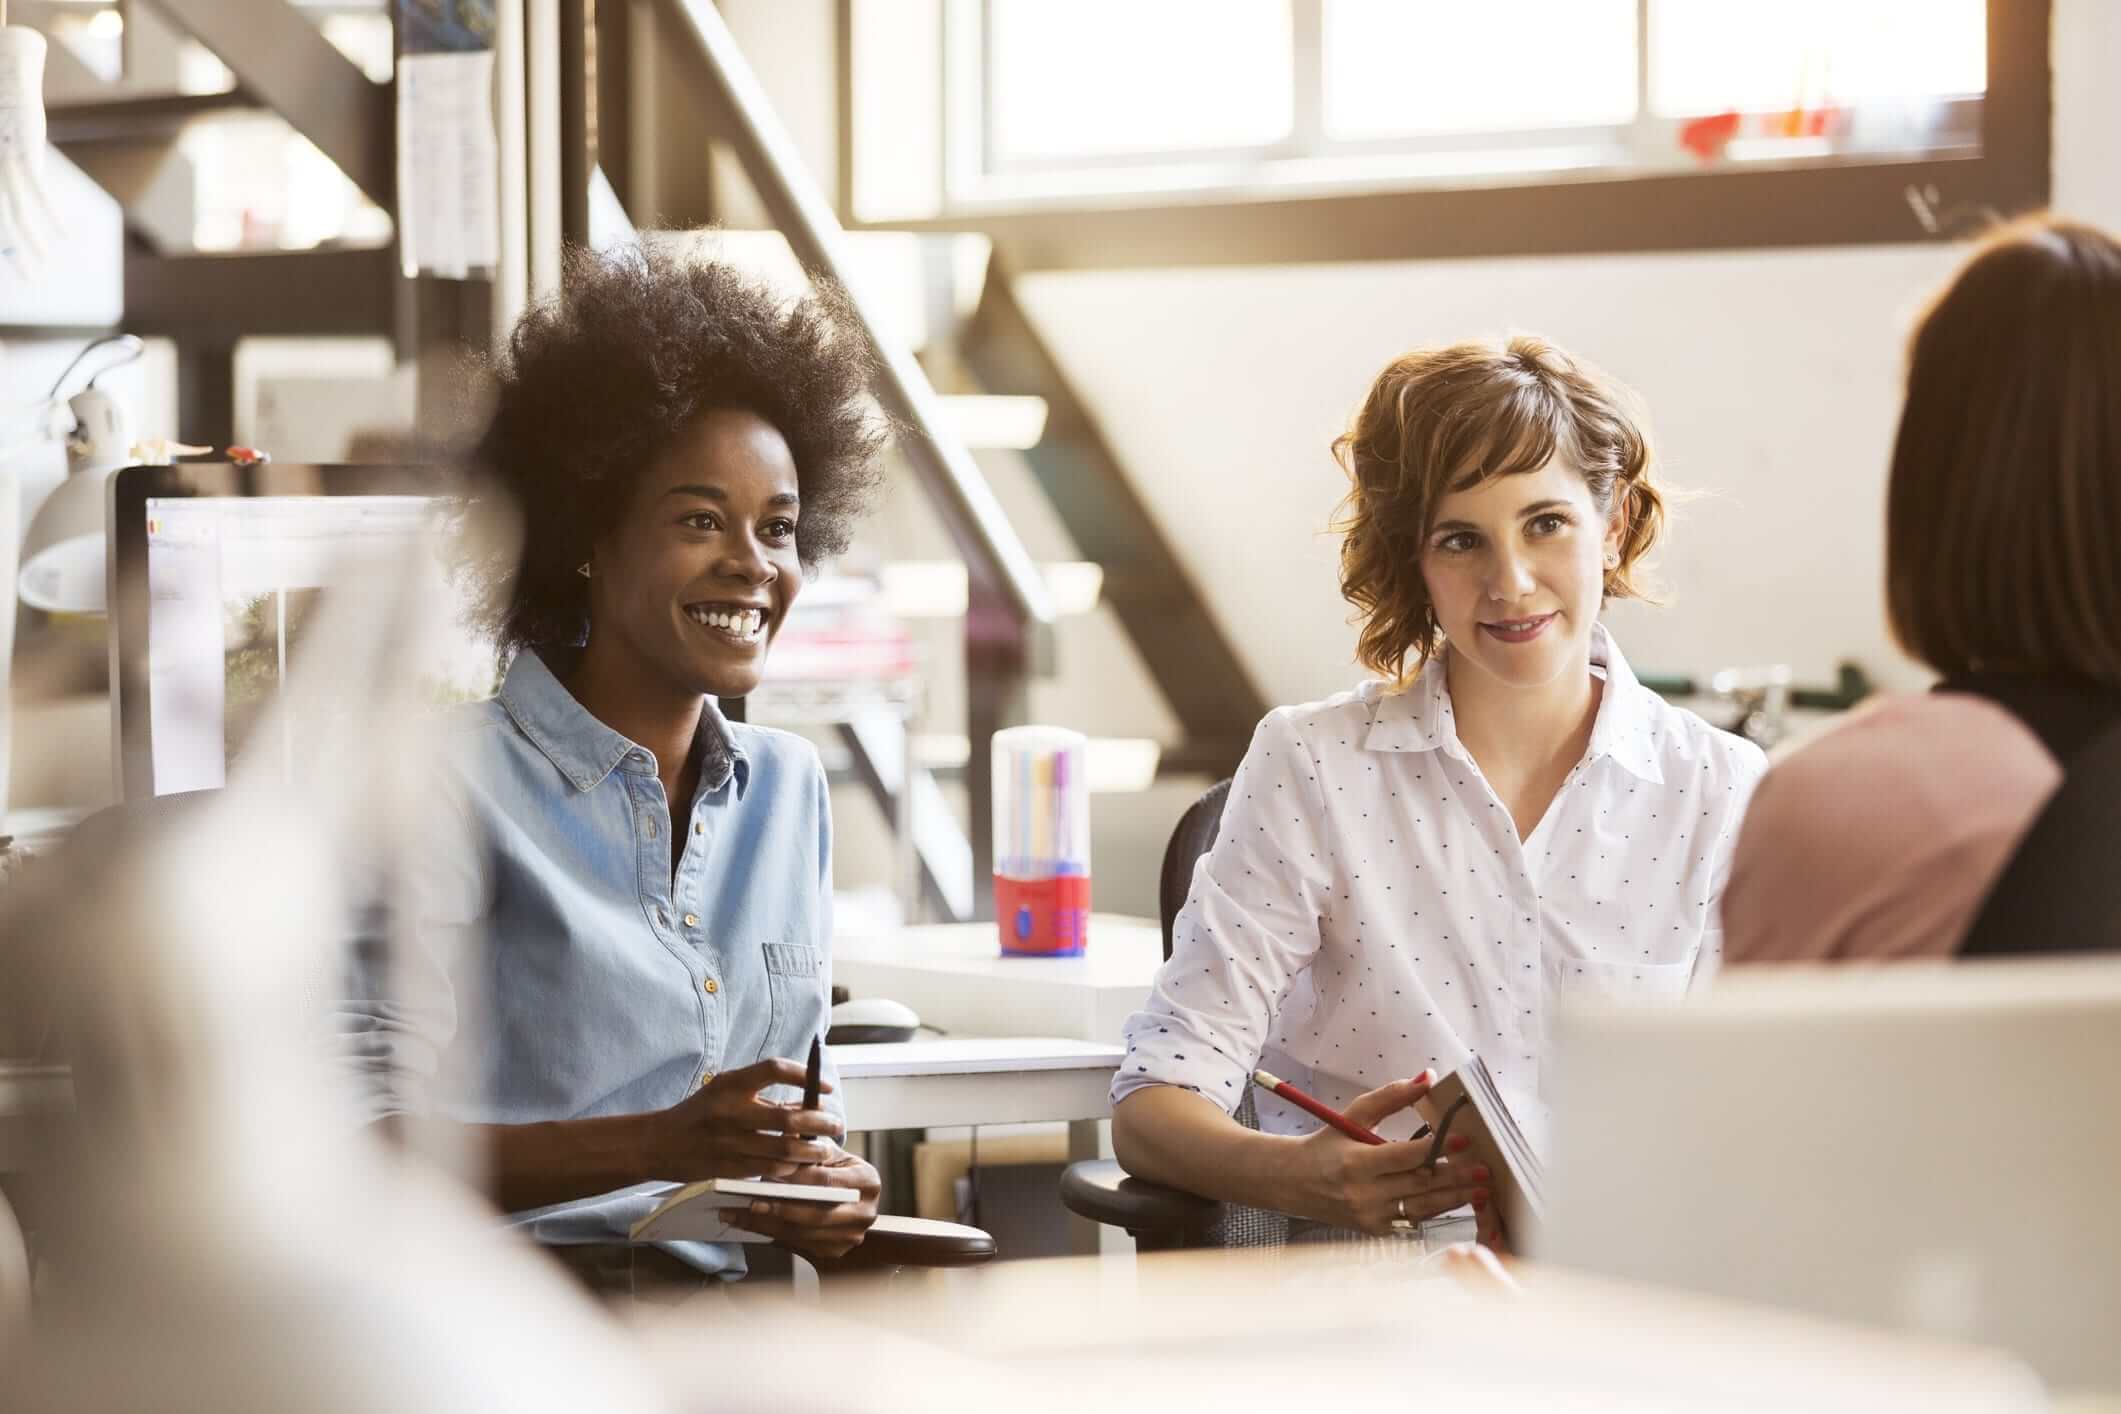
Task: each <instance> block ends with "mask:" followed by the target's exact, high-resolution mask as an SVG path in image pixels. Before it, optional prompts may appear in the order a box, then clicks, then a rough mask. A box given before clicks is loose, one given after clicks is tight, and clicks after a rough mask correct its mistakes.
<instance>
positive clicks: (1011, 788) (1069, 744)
mask: <svg viewBox="0 0 2121 1414" xmlns="http://www.w3.org/2000/svg"><path fill="white" fill-rule="evenodd" d="M993 749H994V914H995V919H996V922H997V924H998V931H999V933H1000V935H1001V938H1000V941H1001V948H1002V952H1003V953H1004V954H1005V955H1010V956H1022V957H1072V956H1074V955H1076V954H1078V953H1080V952H1082V951H1083V949H1084V947H1085V946H1086V945H1087V943H1088V942H1089V922H1090V789H1089V776H1088V772H1087V770H1086V768H1085V758H1086V756H1087V753H1088V749H1089V742H1088V740H1087V739H1086V738H1084V736H1083V735H1082V733H1080V732H1073V731H1069V730H1067V729H1065V728H1063V727H1011V728H1009V729H1008V730H1006V731H999V732H996V733H995V734H994V748H993Z"/></svg>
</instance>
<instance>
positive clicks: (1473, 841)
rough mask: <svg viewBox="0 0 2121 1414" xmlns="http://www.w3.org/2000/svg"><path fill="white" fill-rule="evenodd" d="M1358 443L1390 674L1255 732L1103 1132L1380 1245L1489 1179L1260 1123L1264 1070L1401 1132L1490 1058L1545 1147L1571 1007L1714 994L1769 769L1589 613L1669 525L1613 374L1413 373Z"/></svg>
mask: <svg viewBox="0 0 2121 1414" xmlns="http://www.w3.org/2000/svg"><path fill="white" fill-rule="evenodd" d="M1335 451H1336V453H1337V454H1338V455H1339V457H1340V459H1341V461H1342V463H1343V465H1344V468H1345V470H1346V471H1347V473H1348V475H1349V478H1350V481H1351V483H1352V484H1351V487H1350V490H1349V492H1348V496H1347V500H1346V502H1345V503H1344V507H1343V510H1344V516H1343V520H1342V523H1341V529H1342V531H1343V534H1344V538H1343V541H1342V546H1341V589H1342V593H1343V594H1344V595H1345V597H1346V598H1347V599H1348V600H1349V602H1350V603H1352V604H1353V605H1354V606H1355V608H1356V610H1357V611H1358V614H1359V617H1360V622H1361V637H1360V648H1359V656H1360V658H1361V661H1362V663H1363V666H1365V667H1366V668H1369V669H1370V670H1371V671H1372V672H1374V673H1376V674H1377V675H1378V680H1375V681H1371V682H1368V683H1366V684H1364V685H1363V686H1362V687H1360V688H1358V689H1356V690H1354V691H1352V692H1345V693H1342V694H1340V695H1339V696H1336V697H1333V698H1330V699H1328V700H1326V701H1324V702H1318V703H1312V704H1310V705H1308V706H1301V707H1284V708H1280V709H1278V710H1276V711H1275V712H1273V713H1271V714H1270V715H1269V716H1268V717H1267V718H1266V720H1265V721H1264V722H1262V723H1261V724H1260V727H1259V730H1258V732H1257V734H1256V735H1255V736H1254V737H1253V740H1252V746H1251V749H1250V751H1248V752H1247V754H1246V756H1245V759H1244V762H1243V764H1242V765H1241V766H1240V767H1239V768H1238V772H1237V776H1236V779H1235V781H1234V782H1233V783H1232V785H1231V788H1230V794H1229V800H1228V804H1227V806H1226V808H1225V811H1224V815H1223V819H1222V827H1221V833H1220V834H1219V835H1218V837H1217V839H1216V842H1215V846H1214V848H1213V850H1212V851H1211V852H1210V853H1208V854H1207V855H1206V856H1204V857H1203V859H1202V860H1201V862H1200V864H1199V866H1198V867H1197V869H1196V871H1195V873H1194V877H1193V884H1192V891H1191V893H1190V895H1189V897H1188V899H1187V901H1186V905H1185V907H1184V909H1183V911H1182V912H1181V913H1180V914H1179V916H1178V919H1177V921H1176V926H1175V928H1174V931H1173V948H1172V954H1171V959H1170V961H1169V962H1168V963H1167V964H1166V965H1165V967H1164V969H1163V971H1162V973H1161V974H1160V976H1159V978H1158V981H1157V984H1156V987H1155V990H1154V992H1153V994H1152V995H1151V998H1150V1001H1149V1004H1148V1006H1147V1007H1146V1008H1145V1009H1144V1010H1142V1011H1140V1012H1138V1013H1136V1014H1135V1015H1134V1016H1133V1018H1132V1019H1131V1020H1130V1021H1129V1022H1128V1024H1127V1027H1126V1036H1127V1042H1128V1055H1127V1059H1126V1061H1125V1063H1124V1064H1123V1066H1122V1068H1121V1070H1120V1074H1119V1076H1118V1079H1117V1081H1116V1083H1115V1085H1114V1087H1113V1098H1114V1101H1115V1104H1116V1106H1117V1108H1116V1109H1115V1112H1114V1121H1113V1141H1114V1146H1115V1149H1116V1151H1117V1153H1118V1156H1119V1158H1120V1160H1121V1162H1122V1163H1123V1164H1124V1165H1125V1166H1126V1168H1127V1169H1128V1171H1129V1172H1130V1173H1133V1174H1136V1175H1139V1176H1141V1177H1143V1178H1147V1179H1151V1180H1154V1181H1157V1182H1161V1183H1168V1184H1171V1185H1174V1186H1176V1187H1179V1188H1183V1189H1187V1190H1189V1191H1191V1192H1194V1193H1199V1194H1203V1195H1205V1196H1208V1197H1212V1198H1217V1199H1222V1200H1225V1201H1230V1202H1236V1203H1240V1204H1245V1205H1250V1206H1253V1207H1259V1208H1268V1209H1273V1210H1277V1211H1279V1212H1282V1213H1287V1214H1292V1215H1295V1216H1297V1217H1299V1218H1305V1219H1311V1220H1315V1221H1316V1222H1317V1223H1319V1224H1322V1225H1324V1227H1325V1228H1326V1229H1328V1230H1331V1229H1355V1230H1360V1231H1363V1232H1369V1233H1381V1232H1384V1231H1386V1230H1389V1229H1393V1228H1400V1229H1404V1228H1406V1227H1408V1226H1411V1225H1412V1224H1413V1223H1414V1222H1416V1221H1418V1220H1420V1219H1424V1218H1429V1217H1432V1216H1435V1215H1437V1214H1440V1213H1444V1212H1447V1211H1450V1210H1452V1209H1455V1208H1457V1207H1459V1206H1460V1205H1462V1204H1466V1203H1468V1202H1470V1203H1472V1204H1473V1205H1474V1206H1475V1207H1476V1208H1482V1207H1485V1206H1486V1203H1487V1186H1486V1185H1487V1183H1488V1181H1489V1176H1488V1175H1487V1174H1486V1173H1485V1172H1483V1171H1482V1170H1481V1169H1479V1168H1477V1167H1473V1168H1468V1169H1466V1170H1465V1171H1460V1170H1454V1169H1453V1168H1451V1167H1450V1166H1449V1161H1448V1160H1446V1161H1445V1163H1444V1164H1443V1165H1441V1166H1439V1168H1438V1169H1437V1170H1436V1171H1434V1172H1432V1173H1424V1172H1419V1171H1416V1169H1415V1165H1416V1164H1418V1163H1419V1162H1420V1161H1421V1160H1422V1159H1423V1158H1424V1157H1425V1156H1426V1153H1427V1145H1426V1144H1423V1143H1405V1142H1390V1143H1387V1144H1385V1145H1383V1146H1379V1147H1371V1146H1367V1145H1364V1144H1362V1143H1359V1142H1357V1141H1355V1140H1352V1139H1349V1138H1347V1137H1345V1136H1343V1135H1341V1134H1340V1133H1338V1132H1337V1131H1335V1130H1333V1129H1330V1128H1321V1127H1319V1126H1318V1124H1317V1122H1316V1121H1315V1120H1313V1119H1311V1118H1310V1117H1309V1116H1308V1115H1306V1114H1305V1113H1304V1112H1302V1111H1301V1110H1299V1109H1297V1108H1295V1107H1293V1106H1291V1105H1288V1104H1285V1103H1283V1102H1282V1101H1281V1100H1279V1099H1278V1098H1276V1097H1274V1096H1272V1095H1269V1094H1266V1093H1264V1092H1254V1093H1253V1098H1254V1100H1255V1103H1256V1107H1257V1120H1258V1130H1257V1132H1255V1131H1254V1130H1251V1129H1248V1128H1246V1127H1245V1126H1244V1125H1242V1124H1241V1123H1238V1122H1235V1121H1234V1119H1233V1114H1234V1113H1235V1112H1236V1111H1237V1110H1238V1109H1239V1108H1240V1105H1241V1102H1243V1101H1244V1100H1245V1099H1246V1097H1247V1093H1248V1077H1249V1076H1250V1074H1251V1072H1252V1071H1253V1069H1254V1068H1255V1067H1259V1066H1263V1067H1265V1068H1267V1069H1269V1070H1271V1071H1273V1072H1274V1073H1275V1074H1277V1075H1279V1076H1282V1077H1284V1078H1287V1079H1289V1080H1291V1081H1293V1082H1294V1083H1295V1084H1296V1085H1297V1086H1298V1087H1299V1088H1302V1089H1305V1090H1308V1091H1309V1092H1311V1093H1312V1094H1313V1095H1315V1096H1317V1097H1318V1098H1320V1099H1322V1100H1324V1101H1325V1102H1326V1103H1328V1104H1330V1105H1333V1106H1336V1107H1338V1108H1340V1109H1342V1110H1344V1111H1345V1112H1346V1113H1347V1114H1348V1115H1349V1117H1351V1118H1353V1119H1355V1120H1356V1121H1357V1122H1358V1123H1360V1124H1364V1125H1367V1126H1370V1127H1371V1128H1372V1129H1375V1130H1377V1131H1378V1132H1380V1133H1381V1134H1382V1135H1383V1136H1384V1137H1385V1138H1386V1139H1387V1140H1391V1141H1402V1140H1404V1139H1405V1138H1406V1137H1407V1135H1408V1134H1409V1132H1410V1131H1411V1130H1412V1129H1413V1128H1414V1127H1415V1125H1416V1123H1417V1116H1416V1115H1415V1114H1413V1113H1410V1112H1408V1111H1409V1110H1410V1107H1412V1106H1415V1105H1416V1104H1417V1102H1418V1101H1419V1100H1420V1099H1421V1098H1422V1097H1423V1096H1424V1095H1425V1094H1426V1092H1427V1090H1428V1087H1429V1085H1430V1084H1431V1083H1432V1081H1433V1079H1434V1078H1435V1077H1437V1076H1440V1075H1442V1074H1444V1073H1447V1072H1449V1071H1451V1070H1454V1069H1455V1068H1457V1066H1458V1065H1460V1064H1461V1063H1462V1062H1463V1061H1464V1060H1465V1059H1466V1057H1467V1056H1468V1054H1472V1055H1477V1056H1478V1057H1479V1058H1480V1059H1481V1060H1482V1061H1483V1062H1484V1063H1485V1064H1486V1065H1487V1067H1488V1069H1489V1070H1490V1071H1491V1072H1492V1073H1493V1074H1494V1077H1495V1079H1496V1081H1497V1083H1498V1085H1499V1086H1500V1087H1501V1089H1502V1092H1503V1094H1504V1096H1505V1097H1506V1098H1507V1099H1508V1101H1509V1103H1510V1105H1511V1108H1512V1110H1513V1112H1515V1113H1516V1114H1518V1115H1519V1116H1520V1120H1521V1122H1522V1123H1523V1124H1524V1126H1525V1127H1526V1129H1527V1131H1528V1133H1529V1134H1530V1135H1531V1136H1532V1137H1533V1142H1534V1143H1535V1144H1538V1145H1540V1146H1542V1147H1543V1142H1544V1132H1545V1128H1546V1121H1545V1104H1544V1101H1543V1099H1542V1096H1543V1095H1544V1094H1545V1093H1546V1090H1547V1085H1546V1082H1545V1079H1544V1077H1543V1070H1544V1067H1545V1066H1546V1064H1547V1057H1546V1034H1547V1020H1548V1015H1549V1012H1550V1010H1551V1007H1552V1005H1553V1002H1554V999H1555V998H1556V996H1557V995H1559V994H1561V993H1564V992H1567V991H1570V990H1573V989H1587V990H1591V991H1604V992H1618V993H1636V994H1641V993H1652V994H1654V993H1679V992H1683V991H1685V990H1686V988H1687V987H1688V986H1689V985H1690V984H1691V983H1692V982H1694V981H1696V980H1698V979H1700V978H1703V977H1705V976H1707V975H1708V974H1709V973H1710V972H1712V971H1713V970H1714V968H1715V966H1716V962H1717V957H1718V953H1719V942H1718V933H1717V930H1718V927H1719V924H1718V921H1717V905H1718V895H1719V894H1720V892H1721V890H1722V887H1723V880H1724V875H1725V866H1726V863H1727V861H1728V858H1729V853H1730V846H1731V841H1732V838H1733V837H1734V835H1735V833H1736V826H1737V822H1738V819H1739V816H1740V814H1741V812H1742V811H1743V808H1744V804H1745V799H1746V795H1747V793H1748V791H1749V789H1750V787H1751V784H1752V782H1753V780H1754V778H1755V777H1756V776H1757V775H1758V773H1759V772H1760V770H1761V769H1762V764H1763V763H1762V759H1761V755H1760V752H1759V750H1758V749H1757V748H1756V747H1754V746H1753V745H1751V744H1750V743H1748V742H1745V741H1742V740H1740V739H1738V738H1737V737H1734V736H1731V735H1729V734H1727V733H1724V732H1720V731H1717V730H1716V729H1715V728H1713V727H1711V726H1709V725H1708V724H1707V723H1706V722H1704V721H1702V720H1701V719H1700V718H1699V717H1696V716H1694V715H1693V714H1691V713H1689V712H1686V711H1683V710H1680V709H1678V708H1675V707H1672V706H1670V705H1668V704H1666V703H1665V702H1664V701H1663V700H1662V699H1661V698H1659V697H1658V696H1657V695H1656V694H1654V693H1652V692H1650V691H1649V690H1648V689H1646V688H1644V687H1643V686H1642V685H1641V684H1640V683H1639V682H1637V681H1636V679H1635V676H1634V674H1633V673H1632V672H1631V671H1630V670H1629V668H1628V665H1627V662H1626V660H1625V659H1624V658H1623V657H1622V656H1621V653H1620V649H1619V647H1618V646H1617V645H1616V644H1615V643H1614V642H1613V639H1612V636H1611V635H1610V634H1609V633H1608V632H1607V631H1606V629H1605V628H1604V627H1603V626H1602V625H1601V624H1600V622H1599V614H1600V611H1601V609H1602V607H1603V605H1604V604H1605V602H1606V600H1607V599H1609V598H1613V597H1631V596H1637V595H1640V594H1641V593H1642V582H1641V573H1642V572H1641V568H1640V561H1641V559H1642V557H1643V555H1644V554H1645V553H1646V552H1647V551H1648V550H1649V549H1650V547H1651V546H1652V544H1653V543H1654V542H1655V541H1656V539H1657V537H1658V534H1659V531H1660V528H1661V525H1662V521H1663V503H1662V500H1661V498H1660V496H1659V494H1658V491H1657V489H1656V487H1655V485H1654V483H1653V479H1652V476H1651V451H1650V445H1649V440H1648V437H1647V434H1646V432H1645V431H1644V429H1643V427H1642V425H1641V423H1640V420H1639V418H1638V417H1637V416H1636V415H1635V414H1634V413H1633V412H1632V411H1631V410H1630V408H1629V406H1628V403H1627V400H1626V399H1625V398H1624V396H1623V395H1622V393H1621V392H1620V391H1619V390H1618V389H1617V388H1615V387H1613V386H1612V385H1610V384H1608V383H1607V382H1606V381H1605V380H1604V379H1602V378H1601V377H1600V376H1599V375H1598V374H1596V373H1595V372H1594V371H1592V370H1591V369H1589V368H1588V367H1587V366H1585V365H1584V364H1582V363H1580V362H1579V361H1577V360H1576V359H1574V358H1572V357H1570V356H1569V355H1568V354H1566V353H1564V352H1563V351H1561V350H1560V349H1557V348H1555V347H1554V346H1553V345H1551V344H1548V343H1546V342H1544V341H1543V340H1540V339H1536V338H1529V337H1518V338H1513V339H1511V340H1509V341H1508V342H1507V343H1506V344H1501V345H1496V344H1488V343H1463V344H1455V345H1451V346H1449V347H1444V348H1433V349H1424V350H1419V351H1416V352H1414V353H1410V354H1408V355H1406V356H1404V357H1403V358H1400V359H1398V360H1396V361H1395V362H1393V363H1392V364H1391V365H1390V366H1388V367H1387V368H1386V369H1385V370H1384V372H1383V373H1382V374H1380V375H1379V377H1378V378H1377V380H1376V382H1375V384H1374V385H1373V386H1372V388H1371V389H1370V393H1369V396H1368V398H1367V400H1366V401H1365V402H1364V404H1363V406H1362V409H1361V411H1360V412H1358V413H1357V414H1356V417H1355V420H1354V423H1353V425H1352V427H1351V428H1350V429H1349V431H1348V432H1347V434H1346V435H1345V436H1343V437H1342V438H1340V439H1339V441H1338V442H1337V443H1336V444H1335ZM1406 1077H1413V1078H1412V1079H1407V1078H1406ZM1481 1228H1482V1230H1483V1235H1488V1234H1489V1233H1491V1232H1492V1226H1491V1224H1490V1223H1489V1222H1487V1221H1485V1220H1484V1221H1483V1222H1482V1224H1481Z"/></svg>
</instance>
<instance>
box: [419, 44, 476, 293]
mask: <svg viewBox="0 0 2121 1414" xmlns="http://www.w3.org/2000/svg"><path fill="white" fill-rule="evenodd" d="M398 251H399V255H400V258H401V260H402V261H403V264H404V267H405V273H406V275H407V276H413V275H440V276H442V277H444V278H446V279H454V280H461V279H463V278H464V277H465V276H467V275H469V274H470V273H471V272H472V271H474V270H485V269H492V268H493V266H494V265H495V264H497V263H498V261H499V259H500V251H501V230H500V158H499V150H498V145H497V143H496V141H495V138H494V127H493V51H492V50H490V49H479V50H470V51H464V52H458V53H445V54H404V55H400V56H399V58H398Z"/></svg>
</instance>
